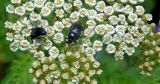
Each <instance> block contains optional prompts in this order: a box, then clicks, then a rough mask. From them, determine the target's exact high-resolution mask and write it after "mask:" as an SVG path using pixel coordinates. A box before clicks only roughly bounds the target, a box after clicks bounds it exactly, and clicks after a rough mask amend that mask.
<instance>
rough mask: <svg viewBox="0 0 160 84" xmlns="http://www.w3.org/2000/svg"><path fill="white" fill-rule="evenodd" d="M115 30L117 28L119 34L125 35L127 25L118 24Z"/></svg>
mask: <svg viewBox="0 0 160 84" xmlns="http://www.w3.org/2000/svg"><path fill="white" fill-rule="evenodd" d="M115 30H116V32H117V34H119V35H122V36H123V35H124V34H125V32H126V27H125V26H123V25H117V26H116V28H115Z"/></svg>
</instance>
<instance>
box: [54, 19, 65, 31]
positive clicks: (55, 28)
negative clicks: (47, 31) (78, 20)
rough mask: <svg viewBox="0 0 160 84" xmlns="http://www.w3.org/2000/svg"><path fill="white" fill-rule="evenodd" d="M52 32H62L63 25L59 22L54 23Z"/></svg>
mask: <svg viewBox="0 0 160 84" xmlns="http://www.w3.org/2000/svg"><path fill="white" fill-rule="evenodd" d="M53 27H54V30H56V31H58V32H60V31H62V30H63V29H64V25H63V23H62V22H59V21H56V22H55V23H54V26H53Z"/></svg>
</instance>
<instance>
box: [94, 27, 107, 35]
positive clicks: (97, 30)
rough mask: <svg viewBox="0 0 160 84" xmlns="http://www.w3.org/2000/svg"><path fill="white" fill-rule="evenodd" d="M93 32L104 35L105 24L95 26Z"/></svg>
mask: <svg viewBox="0 0 160 84" xmlns="http://www.w3.org/2000/svg"><path fill="white" fill-rule="evenodd" d="M95 32H96V33H97V34H98V35H104V34H105V32H106V26H105V25H97V26H96V28H95Z"/></svg>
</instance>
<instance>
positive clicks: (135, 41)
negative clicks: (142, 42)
mask: <svg viewBox="0 0 160 84" xmlns="http://www.w3.org/2000/svg"><path fill="white" fill-rule="evenodd" d="M131 44H132V45H133V46H134V47H138V46H139V40H138V39H133V40H132V42H131Z"/></svg>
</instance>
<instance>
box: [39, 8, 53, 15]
mask: <svg viewBox="0 0 160 84" xmlns="http://www.w3.org/2000/svg"><path fill="white" fill-rule="evenodd" d="M40 14H41V15H42V16H45V17H47V16H49V15H50V14H51V10H50V9H49V8H48V7H42V9H41V13H40Z"/></svg>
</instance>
